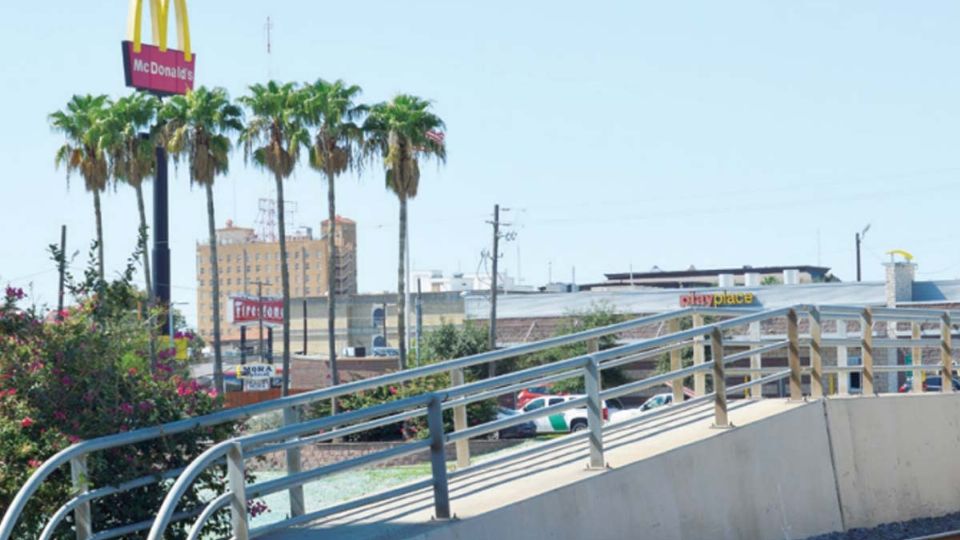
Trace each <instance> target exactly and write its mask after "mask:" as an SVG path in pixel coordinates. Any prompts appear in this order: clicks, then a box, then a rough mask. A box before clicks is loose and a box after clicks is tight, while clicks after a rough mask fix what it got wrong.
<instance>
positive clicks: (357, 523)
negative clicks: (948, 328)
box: [267, 394, 960, 540]
mask: <svg viewBox="0 0 960 540" xmlns="http://www.w3.org/2000/svg"><path fill="white" fill-rule="evenodd" d="M730 419H731V420H732V422H733V423H734V425H735V426H736V427H734V428H730V429H715V428H713V427H711V422H712V408H705V407H704V408H698V409H691V410H688V411H684V412H682V413H680V414H676V415H673V416H671V417H669V418H663V419H661V420H658V421H654V422H650V423H649V424H647V425H643V426H639V427H633V428H628V429H621V430H618V431H615V432H614V433H609V434H607V435H606V438H605V447H606V448H607V449H608V451H607V453H606V457H607V460H608V463H609V468H607V469H604V470H599V471H592V470H586V469H585V463H586V462H587V453H586V448H584V447H585V444H584V442H583V441H582V440H580V441H571V442H570V443H568V444H565V445H561V446H560V447H559V448H555V449H553V450H550V451H546V452H543V453H541V454H540V455H534V456H532V457H527V458H524V459H518V460H515V461H513V462H508V463H506V464H504V465H502V466H498V467H494V468H492V469H491V470H486V471H477V472H475V473H470V474H465V475H463V476H461V477H458V478H457V479H456V480H454V481H453V482H451V484H450V489H451V506H452V509H453V511H454V513H455V514H456V516H457V518H456V519H454V520H451V521H447V522H436V521H432V520H431V518H432V515H431V511H432V495H431V493H430V491H428V490H424V491H422V492H417V493H414V494H412V495H408V496H405V497H402V498H398V499H394V500H388V501H386V502H383V503H379V504H376V505H371V506H369V507H364V508H361V509H358V510H355V511H352V512H349V513H345V514H341V515H337V516H334V517H332V518H329V519H327V520H325V521H322V522H318V523H314V524H312V525H311V526H309V527H305V528H297V529H290V530H287V531H284V532H281V533H274V534H272V535H271V536H268V537H267V538H270V539H273V540H278V539H283V540H291V539H308V538H309V539H328V538H338V539H365V540H366V539H386V538H391V539H400V538H416V539H423V540H427V539H429V540H448V539H449V540H452V539H488V538H494V539H507V538H555V539H570V540H573V539H585V538H590V539H608V538H609V539H625V538H643V539H701V538H709V539H731V540H733V539H802V538H806V537H809V536H814V535H818V534H823V533H828V532H833V531H842V530H849V529H851V528H857V527H872V526H875V525H878V524H881V523H888V522H893V521H903V520H907V519H911V518H915V517H932V516H938V515H942V514H946V513H948V512H953V511H956V509H957V508H958V507H960V459H958V450H960V395H932V394H927V395H891V396H881V397H868V398H849V399H844V398H840V399H830V400H827V401H823V400H820V401H814V402H809V403H807V402H800V403H791V402H787V401H784V400H762V401H753V402H751V401H745V402H735V403H733V404H732V406H731V411H730Z"/></svg>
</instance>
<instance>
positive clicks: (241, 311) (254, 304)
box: [232, 296, 283, 325]
mask: <svg viewBox="0 0 960 540" xmlns="http://www.w3.org/2000/svg"><path fill="white" fill-rule="evenodd" d="M232 300H233V312H232V313H233V317H232V322H233V323H234V324H248V323H259V322H260V316H261V313H262V314H263V323H264V324H276V325H280V324H283V300H282V299H278V298H264V299H262V300H261V299H259V298H248V297H244V296H235V297H233V298H232Z"/></svg>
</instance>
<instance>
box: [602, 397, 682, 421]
mask: <svg viewBox="0 0 960 540" xmlns="http://www.w3.org/2000/svg"><path fill="white" fill-rule="evenodd" d="M672 404H673V394H672V393H664V394H657V395H655V396H653V397H651V398H649V399H648V400H646V401H644V402H643V405H641V406H639V407H635V408H632V409H624V408H623V407H620V408H619V409H614V408H611V409H610V423H617V422H623V421H625V420H629V419H631V418H636V417H638V416H643V415H645V414H647V413H649V412H650V411H653V410H655V409H659V408H660V407H667V406H670V405H672Z"/></svg>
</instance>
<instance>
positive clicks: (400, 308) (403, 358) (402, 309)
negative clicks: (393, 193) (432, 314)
mask: <svg viewBox="0 0 960 540" xmlns="http://www.w3.org/2000/svg"><path fill="white" fill-rule="evenodd" d="M406 253H407V197H406V195H400V259H399V260H398V261H397V341H399V342H400V358H399V364H400V365H399V367H400V369H401V370H402V369H404V368H405V367H406V365H407V342H406V340H404V339H403V338H404V336H406V330H407V321H405V320H404V316H403V314H404V313H406V304H407V292H406V286H405V285H406V280H405V279H404V271H403V270H404V264H403V263H404V261H405V260H406Z"/></svg>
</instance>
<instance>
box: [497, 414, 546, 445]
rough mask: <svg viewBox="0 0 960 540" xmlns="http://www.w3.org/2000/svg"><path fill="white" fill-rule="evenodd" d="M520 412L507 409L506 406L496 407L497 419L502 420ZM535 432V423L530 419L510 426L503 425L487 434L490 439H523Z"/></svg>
mask: <svg viewBox="0 0 960 540" xmlns="http://www.w3.org/2000/svg"><path fill="white" fill-rule="evenodd" d="M518 414H520V411H516V410H513V409H508V408H506V407H497V420H503V419H504V418H509V417H511V416H516V415H518ZM536 434H537V425H536V424H534V423H533V422H532V421H529V422H524V423H522V424H517V425H514V426H510V427H505V428H503V429H501V430H500V431H494V432H493V433H491V434H490V435H489V438H490V439H495V440H496V439H525V438H527V437H533V436H534V435H536Z"/></svg>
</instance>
